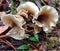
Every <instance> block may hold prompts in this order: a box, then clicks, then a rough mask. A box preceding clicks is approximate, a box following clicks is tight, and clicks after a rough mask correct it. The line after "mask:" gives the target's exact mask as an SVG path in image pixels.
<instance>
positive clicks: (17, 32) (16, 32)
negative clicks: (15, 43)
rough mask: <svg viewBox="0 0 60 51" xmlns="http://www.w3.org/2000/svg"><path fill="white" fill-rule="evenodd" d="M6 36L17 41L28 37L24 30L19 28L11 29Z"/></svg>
mask: <svg viewBox="0 0 60 51" xmlns="http://www.w3.org/2000/svg"><path fill="white" fill-rule="evenodd" d="M7 35H8V36H10V37H12V38H14V39H17V40H22V39H24V38H28V36H27V35H26V34H25V30H24V29H20V28H19V27H13V28H12V29H11V30H10V31H9V32H8V33H7Z"/></svg>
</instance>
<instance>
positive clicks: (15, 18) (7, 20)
mask: <svg viewBox="0 0 60 51" xmlns="http://www.w3.org/2000/svg"><path fill="white" fill-rule="evenodd" d="M1 19H2V21H3V23H4V25H6V26H10V27H13V26H18V27H20V28H22V25H23V24H24V23H25V21H24V19H23V18H22V17H21V16H19V15H12V14H5V15H3V16H2V17H1Z"/></svg>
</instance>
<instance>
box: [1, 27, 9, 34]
mask: <svg viewBox="0 0 60 51" xmlns="http://www.w3.org/2000/svg"><path fill="white" fill-rule="evenodd" d="M7 29H8V27H7V26H0V34H1V33H3V32H4V31H6V30H7Z"/></svg>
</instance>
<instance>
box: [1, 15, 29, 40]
mask: <svg viewBox="0 0 60 51" xmlns="http://www.w3.org/2000/svg"><path fill="white" fill-rule="evenodd" d="M1 19H2V21H3V23H4V25H6V26H8V27H11V28H12V29H11V30H10V31H9V32H8V33H7V35H8V36H10V37H12V38H14V39H17V40H21V39H24V38H28V35H26V34H25V29H24V28H22V25H23V24H25V21H24V19H23V17H21V16H19V15H12V14H5V15H3V16H2V17H1Z"/></svg>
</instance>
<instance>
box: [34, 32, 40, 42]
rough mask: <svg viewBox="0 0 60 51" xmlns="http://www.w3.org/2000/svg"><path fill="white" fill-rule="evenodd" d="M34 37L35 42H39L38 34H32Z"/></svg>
mask: <svg viewBox="0 0 60 51" xmlns="http://www.w3.org/2000/svg"><path fill="white" fill-rule="evenodd" d="M34 37H35V38H36V40H37V41H39V38H38V34H37V33H35V34H34Z"/></svg>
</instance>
